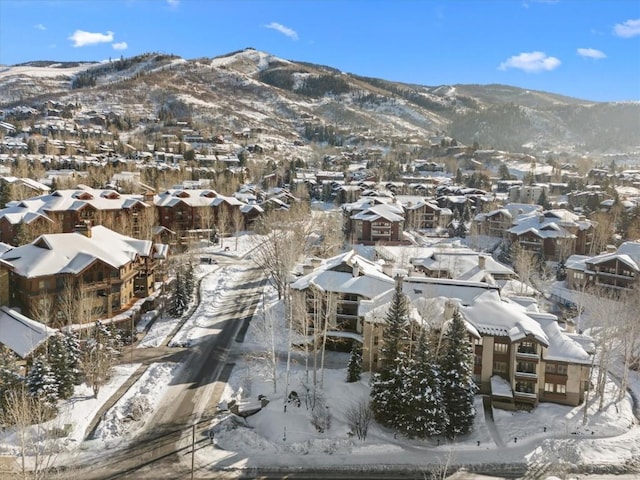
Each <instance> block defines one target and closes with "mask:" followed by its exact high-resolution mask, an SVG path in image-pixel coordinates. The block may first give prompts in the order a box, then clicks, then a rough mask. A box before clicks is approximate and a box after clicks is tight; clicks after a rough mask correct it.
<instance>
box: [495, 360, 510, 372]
mask: <svg viewBox="0 0 640 480" xmlns="http://www.w3.org/2000/svg"><path fill="white" fill-rule="evenodd" d="M493 373H507V362H493Z"/></svg>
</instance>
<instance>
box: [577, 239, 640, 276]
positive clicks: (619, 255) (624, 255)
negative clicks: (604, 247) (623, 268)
mask: <svg viewBox="0 0 640 480" xmlns="http://www.w3.org/2000/svg"><path fill="white" fill-rule="evenodd" d="M611 260H619V261H621V262H623V263H624V264H626V265H628V266H629V267H631V268H632V269H633V270H635V271H636V272H639V271H640V242H624V243H623V244H622V245H620V246H619V247H618V249H617V250H616V251H615V252H612V253H603V254H601V255H596V256H595V257H591V258H587V259H585V262H586V263H588V264H593V265H599V264H601V263H606V262H609V261H611Z"/></svg>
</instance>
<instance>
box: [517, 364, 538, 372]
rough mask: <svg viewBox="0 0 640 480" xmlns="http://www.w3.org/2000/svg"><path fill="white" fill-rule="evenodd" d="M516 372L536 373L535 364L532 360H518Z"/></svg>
mask: <svg viewBox="0 0 640 480" xmlns="http://www.w3.org/2000/svg"><path fill="white" fill-rule="evenodd" d="M516 371H517V372H522V373H536V365H535V364H534V363H533V362H518V368H517V369H516Z"/></svg>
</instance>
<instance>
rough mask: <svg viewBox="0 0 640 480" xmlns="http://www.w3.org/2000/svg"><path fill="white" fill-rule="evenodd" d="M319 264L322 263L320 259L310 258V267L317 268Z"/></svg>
mask: <svg viewBox="0 0 640 480" xmlns="http://www.w3.org/2000/svg"><path fill="white" fill-rule="evenodd" d="M321 263H322V259H321V258H318V257H313V258H311V266H312V267H313V268H318V267H319V266H320V264H321Z"/></svg>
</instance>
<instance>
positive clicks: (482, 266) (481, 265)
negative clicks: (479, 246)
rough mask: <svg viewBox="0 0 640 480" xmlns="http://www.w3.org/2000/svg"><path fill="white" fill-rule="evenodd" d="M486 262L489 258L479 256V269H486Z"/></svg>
mask: <svg viewBox="0 0 640 480" xmlns="http://www.w3.org/2000/svg"><path fill="white" fill-rule="evenodd" d="M486 261H487V257H485V256H484V255H478V268H479V269H480V270H484V269H485V265H486Z"/></svg>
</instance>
